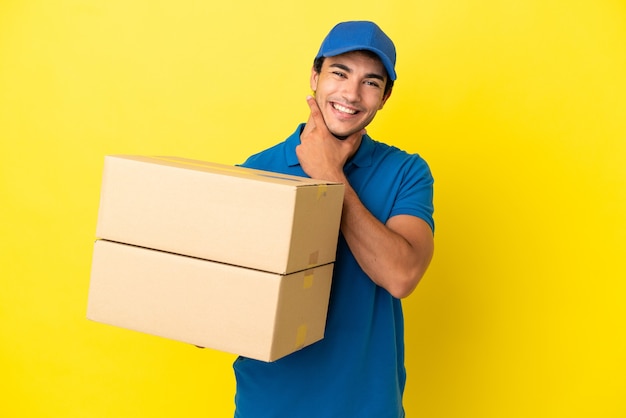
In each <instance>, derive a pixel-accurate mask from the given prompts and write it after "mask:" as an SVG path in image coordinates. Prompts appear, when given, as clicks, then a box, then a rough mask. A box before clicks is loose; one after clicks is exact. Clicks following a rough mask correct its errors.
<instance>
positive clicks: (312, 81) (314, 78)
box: [309, 67, 320, 92]
mask: <svg viewBox="0 0 626 418" xmlns="http://www.w3.org/2000/svg"><path fill="white" fill-rule="evenodd" d="M319 76H320V74H319V73H318V72H317V71H315V67H312V68H311V79H310V80H309V83H310V85H311V90H313V91H314V92H315V91H316V90H317V80H318V79H319Z"/></svg>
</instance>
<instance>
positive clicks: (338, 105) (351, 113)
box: [332, 103, 358, 115]
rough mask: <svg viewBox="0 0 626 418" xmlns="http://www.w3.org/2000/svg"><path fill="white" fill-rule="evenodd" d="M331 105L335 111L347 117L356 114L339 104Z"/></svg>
mask: <svg viewBox="0 0 626 418" xmlns="http://www.w3.org/2000/svg"><path fill="white" fill-rule="evenodd" d="M332 105H333V108H334V109H335V110H338V111H340V112H341V113H346V114H348V115H355V114H356V113H357V112H358V111H357V110H355V109H350V108H349V107H345V106H342V105H340V104H339V103H333V104H332Z"/></svg>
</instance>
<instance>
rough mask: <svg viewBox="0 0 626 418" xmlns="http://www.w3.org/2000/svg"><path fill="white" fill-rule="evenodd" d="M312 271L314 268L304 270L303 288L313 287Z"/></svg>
mask: <svg viewBox="0 0 626 418" xmlns="http://www.w3.org/2000/svg"><path fill="white" fill-rule="evenodd" d="M313 271H314V270H307V271H305V272H304V281H303V282H302V288H303V289H308V288H310V287H313Z"/></svg>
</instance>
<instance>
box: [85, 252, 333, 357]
mask: <svg viewBox="0 0 626 418" xmlns="http://www.w3.org/2000/svg"><path fill="white" fill-rule="evenodd" d="M332 269H333V264H326V265H323V266H318V267H316V268H314V269H310V270H304V271H300V272H297V273H293V274H289V275H280V274H275V273H269V272H263V271H259V270H253V269H247V268H242V267H237V266H232V265H227V264H222V263H216V262H211V261H207V260H202V259H198V258H193V257H188V256H181V255H176V254H171V253H166V252H162V251H157V250H151V249H146V248H141V247H136V246H132V245H127V244H121V243H116V242H110V241H106V240H97V241H96V243H95V246H94V253H93V263H92V272H91V284H90V289H89V301H88V308H87V317H88V318H89V319H91V320H94V321H97V322H102V323H106V324H110V325H115V326H119V327H123V328H128V329H132V330H136V331H141V332H144V333H148V334H153V335H157V336H161V337H165V338H169V339H174V340H178V341H182V342H186V343H190V344H194V345H198V346H202V347H209V348H213V349H217V350H221V351H226V352H230V353H234V354H239V355H242V356H245V357H250V358H254V359H257V360H263V361H274V360H277V359H278V358H281V357H283V356H285V355H288V354H290V353H292V352H294V351H297V350H299V349H301V348H303V347H305V346H307V345H310V344H312V343H314V342H316V341H318V340H320V339H322V338H323V335H324V327H325V323H326V313H327V309H328V298H329V293H330V284H331V276H332Z"/></svg>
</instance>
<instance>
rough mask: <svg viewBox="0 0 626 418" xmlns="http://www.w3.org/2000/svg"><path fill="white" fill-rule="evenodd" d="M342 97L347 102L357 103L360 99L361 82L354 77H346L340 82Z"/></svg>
mask: <svg viewBox="0 0 626 418" xmlns="http://www.w3.org/2000/svg"><path fill="white" fill-rule="evenodd" d="M341 95H342V97H343V98H344V99H345V100H346V101H347V102H349V103H357V102H359V101H360V100H361V83H360V82H359V81H358V80H356V79H348V80H345V81H344V82H343V83H342V89H341Z"/></svg>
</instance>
